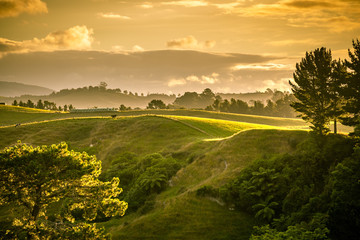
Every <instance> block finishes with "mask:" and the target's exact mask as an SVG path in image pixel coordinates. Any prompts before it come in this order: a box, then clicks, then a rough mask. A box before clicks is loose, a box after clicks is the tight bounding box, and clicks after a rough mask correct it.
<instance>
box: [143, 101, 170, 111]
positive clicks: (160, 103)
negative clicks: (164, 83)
mask: <svg viewBox="0 0 360 240" xmlns="http://www.w3.org/2000/svg"><path fill="white" fill-rule="evenodd" d="M146 108H147V109H166V104H165V103H164V102H163V101H161V100H157V99H154V100H151V102H149V103H148V106H147V107H146Z"/></svg>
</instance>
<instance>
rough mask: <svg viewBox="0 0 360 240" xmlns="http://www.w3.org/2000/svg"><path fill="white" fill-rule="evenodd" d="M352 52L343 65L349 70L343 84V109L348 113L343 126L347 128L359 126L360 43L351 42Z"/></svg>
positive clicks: (357, 41)
mask: <svg viewBox="0 0 360 240" xmlns="http://www.w3.org/2000/svg"><path fill="white" fill-rule="evenodd" d="M352 45H353V48H354V50H353V52H351V51H350V50H349V58H350V60H346V61H345V64H346V66H347V67H348V68H349V69H350V77H349V79H348V80H347V81H346V83H345V87H344V97H345V98H346V100H347V103H346V105H345V107H344V109H345V110H346V112H348V113H349V115H348V116H347V117H345V118H344V119H343V120H344V124H346V125H349V126H358V128H359V125H360V41H359V39H357V40H354V41H353V44H352Z"/></svg>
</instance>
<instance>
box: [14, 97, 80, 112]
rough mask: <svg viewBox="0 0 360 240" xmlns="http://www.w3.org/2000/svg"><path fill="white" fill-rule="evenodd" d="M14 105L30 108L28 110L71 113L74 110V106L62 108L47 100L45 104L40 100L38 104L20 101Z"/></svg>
mask: <svg viewBox="0 0 360 240" xmlns="http://www.w3.org/2000/svg"><path fill="white" fill-rule="evenodd" d="M12 105H13V106H20V107H28V108H37V109H46V110H54V111H71V110H72V109H74V107H73V105H72V104H69V105H67V104H65V105H64V106H63V107H62V106H58V107H57V106H56V103H54V102H49V101H47V100H45V101H44V102H43V101H42V100H41V99H39V100H38V101H37V103H36V104H35V103H34V102H32V101H31V100H30V99H29V100H28V101H27V102H23V101H22V100H20V101H19V102H18V101H16V100H14V102H13V103H12Z"/></svg>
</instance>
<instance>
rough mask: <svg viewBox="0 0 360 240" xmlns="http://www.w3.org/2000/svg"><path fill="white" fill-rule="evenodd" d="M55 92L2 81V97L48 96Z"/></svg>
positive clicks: (0, 92)
mask: <svg viewBox="0 0 360 240" xmlns="http://www.w3.org/2000/svg"><path fill="white" fill-rule="evenodd" d="M53 91H54V90H52V89H50V88H46V87H40V86H36V85H29V84H24V83H17V82H5V81H0V96H2V97H18V96H21V95H25V94H26V95H48V94H50V93H52V92H53Z"/></svg>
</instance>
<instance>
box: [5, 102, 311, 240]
mask: <svg viewBox="0 0 360 240" xmlns="http://www.w3.org/2000/svg"><path fill="white" fill-rule="evenodd" d="M7 108H8V109H7V111H6V113H5V111H2V112H3V116H4V115H9V114H10V115H11V116H13V117H14V118H15V119H16V118H17V117H19V119H18V120H20V119H21V118H22V119H26V117H25V116H26V115H31V116H33V115H36V114H38V119H37V120H40V119H41V118H42V119H43V121H42V122H33V123H29V124H23V125H21V126H19V127H16V128H15V127H13V126H9V127H2V128H0V135H1V136H2V138H1V141H0V148H4V147H5V146H9V145H13V144H15V143H16V141H17V140H21V141H22V142H24V143H28V144H34V145H42V144H47V145H49V144H52V143H58V142H60V141H66V142H67V143H68V144H69V146H70V148H71V149H74V150H76V151H87V152H88V153H90V154H95V155H96V156H97V157H98V158H99V159H101V160H102V163H103V171H104V172H107V171H108V169H109V168H111V166H112V164H113V162H114V161H115V160H116V159H119V158H121V156H123V154H126V153H129V152H131V153H134V154H136V155H137V156H138V157H139V158H141V157H142V156H146V155H147V154H152V153H161V155H163V156H168V157H172V158H174V159H175V160H176V161H178V162H179V163H181V165H182V168H181V169H180V171H178V172H177V173H176V175H175V176H173V177H172V178H171V180H170V182H169V184H168V186H167V188H166V189H165V191H163V192H161V193H160V194H158V195H155V196H154V197H153V198H152V200H151V201H150V202H147V203H146V204H145V205H144V207H143V208H141V209H139V211H136V212H134V211H129V212H128V214H126V215H125V217H123V218H114V219H111V220H110V221H106V222H103V223H101V224H100V225H103V226H105V227H106V229H108V231H109V232H111V233H112V235H113V239H124V238H126V239H144V238H150V239H152V238H155V239H248V237H249V234H250V231H251V229H252V225H253V224H255V221H254V219H253V218H252V217H251V216H249V215H248V214H247V213H245V212H238V211H231V210H229V208H228V207H227V206H225V205H223V203H222V202H221V201H219V200H217V199H211V198H203V197H199V196H197V195H196V193H195V192H196V190H197V189H199V188H201V187H202V186H204V185H211V186H216V187H219V186H222V185H224V184H225V183H227V182H229V181H230V180H231V179H233V178H234V177H235V176H236V175H237V174H238V173H239V172H240V171H241V170H242V169H243V168H244V167H246V166H247V165H248V164H250V163H251V162H252V161H254V160H256V159H259V158H265V159H268V158H271V157H272V156H275V155H277V154H280V153H285V152H291V151H293V150H294V149H295V147H296V145H297V144H298V143H299V142H301V141H302V139H304V138H305V137H306V136H307V132H306V131H284V130H276V128H277V129H279V128H280V129H281V128H283V127H279V126H275V125H273V126H271V125H264V124H265V123H274V124H277V125H281V124H282V125H283V126H286V125H289V123H286V124H285V123H284V122H283V121H285V119H283V120H282V119H272V118H261V117H258V119H257V121H258V123H257V124H256V123H249V122H248V123H245V122H238V121H235V119H241V118H243V119H245V120H247V121H250V120H251V119H252V120H253V121H254V119H256V117H254V116H246V115H245V116H242V115H236V114H216V113H208V112H205V111H185V110H183V111H149V112H147V111H137V112H132V111H129V112H123V113H119V115H121V114H124V115H125V114H127V115H129V116H118V117H116V118H115V119H113V118H111V117H109V113H103V114H104V116H85V115H83V116H82V117H80V116H79V117H78V118H74V115H70V114H66V113H55V112H44V111H36V110H35V111H34V110H29V109H25V108H14V107H9V106H8V107H7ZM15 110H16V111H15ZM0 112H1V111H0ZM131 113H132V114H133V115H132V116H131ZM141 113H142V114H141ZM144 113H151V114H152V115H144ZM160 113H161V115H160ZM165 113H167V114H166V115H165ZM14 114H19V115H16V116H15V115H14ZM106 114H108V115H106ZM154 114H158V115H154ZM66 115H69V117H70V118H69V117H67V118H65V119H59V120H57V119H56V118H57V117H60V118H62V117H64V116H66ZM135 115H137V116H135ZM186 115H188V116H186ZM195 115H198V116H195ZM71 116H72V117H71ZM205 116H207V118H205ZM211 116H212V117H213V118H211ZM215 116H217V117H219V118H223V119H220V120H219V119H215ZM226 118H228V119H232V120H225V119H226ZM7 119H9V117H7ZM29 119H30V118H29ZM29 119H28V120H29ZM32 119H33V120H36V119H34V118H32ZM46 119H49V120H50V121H49V120H46ZM51 119H52V120H51ZM276 120H277V121H276ZM295 122H296V121H295ZM259 123H262V124H259ZM290 123H291V121H290ZM254 128H255V129H254ZM271 128H272V129H271ZM250 129H254V130H250ZM261 129H263V130H261ZM122 182H124V183H123V184H125V183H126V179H122ZM120 185H121V183H120ZM123 194H127V190H126V189H125V191H124V193H123Z"/></svg>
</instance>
